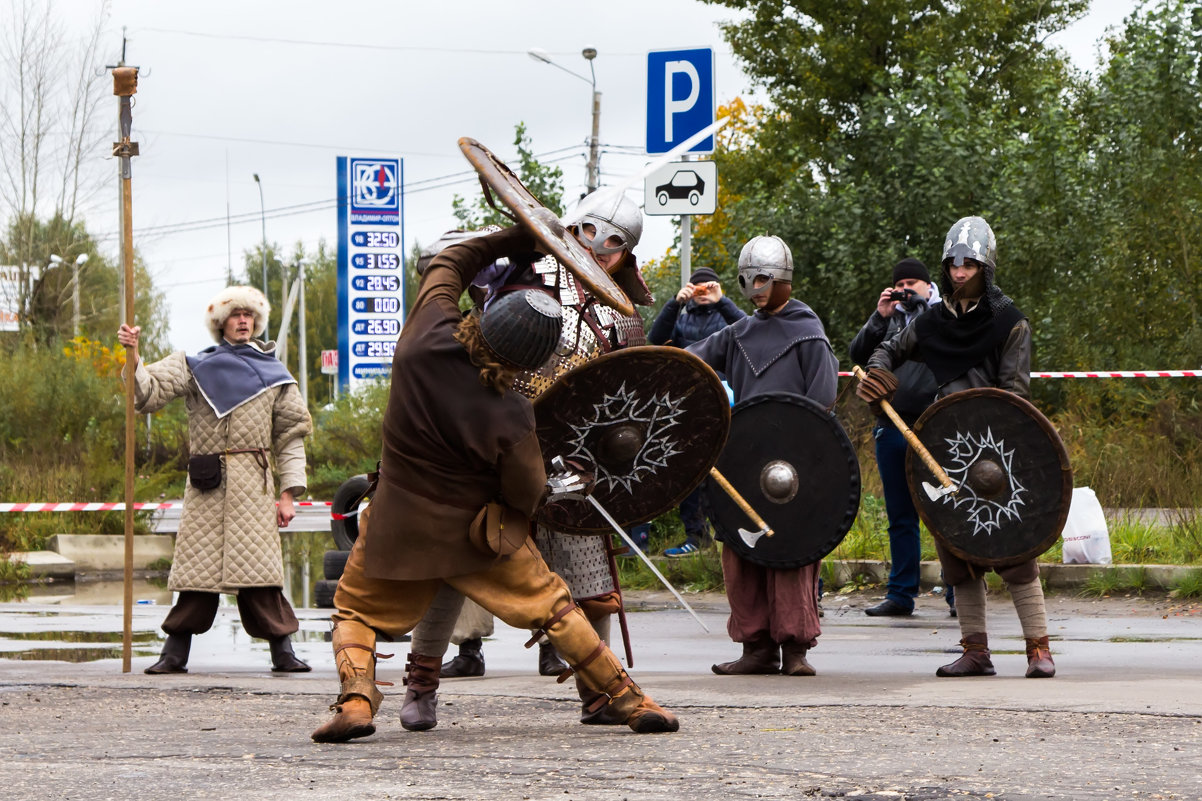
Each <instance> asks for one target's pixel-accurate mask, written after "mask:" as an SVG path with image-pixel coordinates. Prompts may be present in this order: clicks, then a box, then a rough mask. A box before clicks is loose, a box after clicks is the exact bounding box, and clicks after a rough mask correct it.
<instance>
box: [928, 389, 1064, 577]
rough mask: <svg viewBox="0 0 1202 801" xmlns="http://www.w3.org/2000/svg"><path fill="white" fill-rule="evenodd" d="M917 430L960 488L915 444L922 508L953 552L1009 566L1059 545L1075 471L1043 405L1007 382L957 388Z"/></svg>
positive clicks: (989, 564)
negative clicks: (946, 481) (945, 485)
mask: <svg viewBox="0 0 1202 801" xmlns="http://www.w3.org/2000/svg"><path fill="white" fill-rule="evenodd" d="M914 433H915V434H916V435H917V436H918V439H919V440H920V441H921V442H922V444H923V445H924V446H925V447H926V448H927V450H929V451H930V452H931V456H933V457H934V459H935V461H936V462H937V463H938V464H939V466H940V467H942V468H943V470H944V471H945V472H946V473H947V474H948V477H949V478H951V480H952V482H953V483H954V484H955V485H956V489H955V490H954V491H951V492H942V491H941V490H942V488H941V487H940V485H939V481H938V480H937V479H935V477H934V475H933V474H932V473H931V471H930V469H929V468H928V467H927V466H926V465H925V464H923V461H922V459H921V458H919V457H918V456H917V454H915V453H914V452H913V451H912V450H911V451H909V452H907V454H906V478H907V481H908V483H909V485H910V495H911V497H913V499H914V505H915V506H916V507H917V508H918V514H919V516H920V517H922V521H923V522H924V523H926V525H927V528H929V529H930V530H931V533H932V534H933V535H934V536H935V537H936V538H937V539H938V540H939V541H940V542H941V543H942V544H943V545H944V546H945V547H946V548H947V549H948V550H950V551H951V552H952V553H954V554H956V555H957V556H959V557H960V558H961V559H964V560H966V561H968V562H970V563H973V564H978V565H984V566H986V567H1006V566H1009V565H1015V564H1018V563H1020V562H1025V561H1026V560H1028V559H1031V558H1034V557H1036V556H1039V555H1040V554H1042V553H1043V552H1044V551H1046V550H1047V549H1048V548H1050V547H1052V545H1053V544H1055V542H1056V540H1057V538H1058V537H1059V536H1060V532H1061V531H1062V530H1063V529H1064V523H1065V520H1067V519H1068V507H1069V501H1070V500H1071V499H1072V494H1073V471H1072V466H1071V465H1070V464H1069V461H1068V452H1067V451H1066V450H1065V448H1064V443H1063V442H1061V441H1060V435H1059V434H1057V433H1056V429H1055V428H1053V427H1052V424H1051V422H1049V421H1048V419H1047V418H1046V417H1044V416H1043V414H1041V413H1040V411H1039V410H1038V409H1036V408H1035V407H1034V406H1032V405H1031V404H1030V403H1029V402H1027V401H1026V400H1024V399H1023V398H1020V397H1019V396H1018V395H1015V394H1014V393H1013V392H1007V391H1005V390H1001V389H993V388H981V389H970V390H965V391H963V392H956V393H953V394H951V395H948V396H947V397H945V398H943V399H941V400H939V401H938V402H937V403H935V404H933V405H932V406H930V407H929V408H928V409H927V410H926V411H925V412H924V413H923V415H922V416H921V417H920V418H918V422H916V423H915V424H914Z"/></svg>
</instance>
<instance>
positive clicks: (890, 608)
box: [864, 598, 914, 617]
mask: <svg viewBox="0 0 1202 801" xmlns="http://www.w3.org/2000/svg"><path fill="white" fill-rule="evenodd" d="M864 614H866V615H868V616H869V617H909V616H910V615H912V614H914V610H913V609H907V608H906V607H904V606H902V605H901V604H899V603H898V602H897V601H894V600H893V599H891V598H886V599H885V600H883V601H881V602H880V603H879V604H877V605H876V606H870V607H868V608H867V609H865V610H864Z"/></svg>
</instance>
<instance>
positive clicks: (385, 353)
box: [354, 341, 396, 359]
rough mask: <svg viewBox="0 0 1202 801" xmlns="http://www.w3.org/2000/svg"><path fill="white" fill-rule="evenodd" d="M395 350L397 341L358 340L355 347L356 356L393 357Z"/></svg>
mask: <svg viewBox="0 0 1202 801" xmlns="http://www.w3.org/2000/svg"><path fill="white" fill-rule="evenodd" d="M395 350H396V343H395V342H375V341H371V342H356V343H355V347H354V352H355V355H356V356H366V357H368V358H383V359H391V358H392V354H393V351H395Z"/></svg>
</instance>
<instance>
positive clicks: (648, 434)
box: [534, 346, 730, 534]
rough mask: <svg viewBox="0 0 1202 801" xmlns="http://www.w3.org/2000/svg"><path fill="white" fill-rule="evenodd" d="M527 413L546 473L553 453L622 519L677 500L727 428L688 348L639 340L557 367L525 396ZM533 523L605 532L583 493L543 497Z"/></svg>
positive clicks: (647, 516)
mask: <svg viewBox="0 0 1202 801" xmlns="http://www.w3.org/2000/svg"><path fill="white" fill-rule="evenodd" d="M534 417H535V421H536V423H537V426H538V439H539V444H540V445H541V446H542V450H543V459H544V460H545V462H546V464H547V470H548V472H550V470H551V460H552V459H553V458H555V457H556V456H562V457H563V458H564V459H566V460H568V461H569V462H576V463H578V464H580V465H582V466H583V467H584V468H585V469H586V470H589V471H591V472H593V473H594V475H595V477H596V483H595V485H594V487H593V497H594V498H596V499H597V501H598V502H599V503H600V504H601V505H602V506H603V507H605V509H606V511H608V512H609V514H610V515H612V516H613V517H614V519H615V520H617V521H618V522H619V523H620V524H622V525H623V526H632V525H634V524H636V523H643V522H646V521H648V520H651V519H653V518H655V517H657V516H658V515H660V514H663V513H664V512H666V511H668V510H669V509H672V508H674V507H676V506H677V505H679V504H680V502H681V501H682V500H684V499H685V497H687V496H688V494H689V493H690V492H692V491H693V489H694V488H695V487H696V486H697V485H698V484H700V483H701V481H702V479H704V478H705V477H706V476H707V475H708V474H709V470H710V468H711V467H713V465H714V461H715V460H716V459H717V458H718V453H719V452H720V451H721V450H722V444H723V443H724V442H726V434H727V432H728V431H729V430H730V403H729V401H728V400H727V396H726V390H725V389H724V388H723V386H722V382H721V381H720V380H719V379H718V376H717V374H716V373H715V372H714V371H713V370H712V369H710V367H709V365H707V364H706V363H705V362H703V361H701V360H700V359H698V358H697V357H696V356H694V355H693V354H691V353H688V352H686V351H683V350H680V349H679V348H664V347H654V346H643V347H634V348H624V349H622V350H616V351H613V352H612V353H607V354H605V355H603V356H598V357H597V358H596V359H593V360H592V361H589V362H586V363H585V364H582V365H580V366H579V367H575V368H573V369H572V370H569V371H568V372H566V373H564V374H563V375H561V376H560V377H559V378H557V379H556V380H555V383H553V384H552V385H551V386H550V387H549V388H548V389H547V390H546V391H545V392H543V393H542V394H541V395H539V397H538V399H537V400H535V401H534ZM538 522H539V523H542V524H543V525H545V526H547V527H548V528H552V529H554V530H556V531H562V532H565V533H568V534H598V533H601V532H609V531H612V529H611V527H610V526H609V524H608V523H606V522H605V518H603V517H602V516H601V515H600V513H599V512H597V510H596V509H594V508H593V507H592V505H591V504H589V503H588V502H586V501H562V502H559V503H554V504H548V505H546V506H544V507H543V508H542V510H540V511H539V514H538Z"/></svg>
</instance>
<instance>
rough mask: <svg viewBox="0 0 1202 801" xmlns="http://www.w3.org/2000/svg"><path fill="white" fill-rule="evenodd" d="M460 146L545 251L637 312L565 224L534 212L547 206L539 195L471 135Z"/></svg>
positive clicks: (611, 300)
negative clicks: (550, 223) (564, 226)
mask: <svg viewBox="0 0 1202 801" xmlns="http://www.w3.org/2000/svg"><path fill="white" fill-rule="evenodd" d="M459 149H460V150H461V151H462V152H463V155H464V156H465V157H466V158H467V160H468V161H470V162H471V164H472V166H473V167H475V168H476V172H478V173H479V174H480V182H481V183H482V184H484V185H485V186H486V187H487V188H488V189H490V190H492V192H494V193H496V195H497V197H498V198H500V200H501V202H502V203H504V204H505V207H506V208H508V209H509V210H510V211H512V212H513V213H514V215H515V216H516V217H517V219H518V221H519V222H521V223H523V224H524V225H526V226H527V227H528V228H529V229H530V230H531V231H532V232H533V233H534V236H535V238H536V239H538V241H539V243H540V244H541V245H542V247H543V248H545V250H544V251H543V252H546V253H549V254H550V255H552V256H554V257H555V258H556V259H558V260H559V262H560V264H562V265H563V266H564V267H566V268H568V270H569V271H570V272H571V273H572V275H574V276H576V278H578V279H579V280H580V282H581V283H582V284H584V285H585V286H586V287H588V289H589V291H590V292H592V293H593V295H594V296H595V297H596V298H597V300H599V301H600V302H601V303H604V304H605V305H606V306H612V307H613V308H615V309H617V310H618V311H620V312H622V314H625V315H631V314H634V304H632V303H631V302H630V298H628V297H626V293H625V292H623V291H622V289H621V288H620V287H619V286H618V285H617V283H615V282H614V279H613V278H611V277H610V275H609V273H607V272H605V270H604V268H602V267H601V265H599V264H597V260H596V259H594V258H593V256H592V254H591V253H590V252H589V251H588V249H587V248H585V246H584V245H582V244H580V242H578V241H577V240H576V237H574V236H572V234H571V233H569V232H568V231H566V230H565V229H564V228H563V226H552V225H548V223H547V221H546V220H545V219H543V218H542V217H540V216H539V215H538V214H536V213H535V211H536V210H537V209H545V208H546V206H544V205H543V204H542V202H540V201H539V199H538V198H536V197H535V196H534V195H533V194H532V193H531V192H530V190H529V189H527V188H526V186H525V185H524V184H523V183H522V181H521V179H519V178H518V177H517V175H515V174H514V172H513V170H511V169H509V167H508V166H506V164H505V162H503V161H501V160H500V159H499V158H497V157H496V156H495V155H493V152H492V151H491V150H489V149H488V148H487V147H485V146H484V145H482V144H480V143H479V142H477V141H476V140H475V139H472V138H471V137H468V136H465V137H462V138H461V139H460V140H459Z"/></svg>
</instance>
